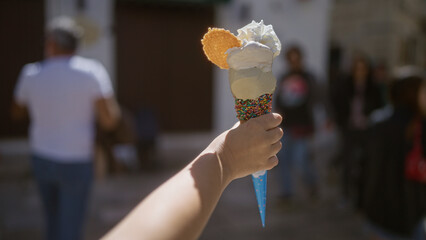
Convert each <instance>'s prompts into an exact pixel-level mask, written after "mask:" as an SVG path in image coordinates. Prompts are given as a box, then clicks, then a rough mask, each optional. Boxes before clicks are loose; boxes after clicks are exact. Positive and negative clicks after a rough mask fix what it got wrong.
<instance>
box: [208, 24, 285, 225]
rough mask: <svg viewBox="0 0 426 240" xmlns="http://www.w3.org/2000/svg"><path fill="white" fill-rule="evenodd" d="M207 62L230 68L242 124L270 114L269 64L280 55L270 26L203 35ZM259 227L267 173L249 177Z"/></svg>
mask: <svg viewBox="0 0 426 240" xmlns="http://www.w3.org/2000/svg"><path fill="white" fill-rule="evenodd" d="M202 44H203V50H204V53H205V54H206V56H207V58H208V59H209V60H210V61H212V62H213V63H214V64H216V65H217V66H218V67H220V68H222V69H228V68H229V84H230V86H231V92H232V94H233V96H234V98H235V111H236V113H237V118H238V119H239V120H240V122H241V123H244V122H246V121H248V120H249V119H251V118H255V117H259V116H261V115H264V114H267V113H270V112H271V110H272V95H273V93H274V90H275V86H276V82H277V81H276V79H275V77H274V76H273V74H272V62H273V60H274V58H275V57H277V56H278V55H279V54H280V51H281V42H280V40H279V39H278V37H277V35H276V34H275V32H274V30H273V28H272V25H264V24H263V20H262V21H260V22H259V23H257V22H255V21H252V22H251V23H249V24H248V25H246V26H244V27H243V28H241V29H238V36H235V35H233V34H232V33H231V32H229V31H226V30H224V29H217V28H213V29H209V31H208V32H207V33H206V34H205V35H204V37H203V40H202ZM252 180H253V184H254V189H255V193H256V199H257V203H258V207H259V213H260V218H261V221H262V226H263V227H265V208H266V182H267V171H260V172H256V173H254V174H252Z"/></svg>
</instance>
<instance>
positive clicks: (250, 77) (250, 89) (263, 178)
mask: <svg viewBox="0 0 426 240" xmlns="http://www.w3.org/2000/svg"><path fill="white" fill-rule="evenodd" d="M229 83H230V85H231V91H232V94H233V95H234V97H235V111H236V113H237V118H238V119H239V120H240V122H241V123H244V122H245V121H247V120H249V119H251V118H255V117H258V116H261V115H264V114H267V113H270V112H271V110H272V95H273V92H274V90H275V85H276V80H275V78H274V76H273V75H272V73H271V72H263V71H261V70H260V69H257V68H253V69H245V70H234V69H230V70H229ZM259 95H260V96H259ZM267 176H268V174H267V171H259V172H256V173H254V174H252V180H253V186H254V190H255V194H256V199H257V206H258V209H259V214H260V219H261V221H262V226H263V227H265V213H266V211H265V210H266V189H267V185H266V183H267Z"/></svg>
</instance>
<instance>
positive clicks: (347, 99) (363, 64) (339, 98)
mask: <svg viewBox="0 0 426 240" xmlns="http://www.w3.org/2000/svg"><path fill="white" fill-rule="evenodd" d="M330 88H331V105H332V108H333V110H334V111H333V112H334V118H335V123H336V125H337V130H338V131H339V133H340V135H341V137H342V146H341V149H340V153H339V154H338V156H337V163H338V165H339V166H340V169H341V187H342V194H343V198H344V202H345V203H346V202H348V203H352V204H353V205H354V207H356V208H358V209H360V208H361V207H362V206H361V199H362V192H363V191H362V188H363V186H364V184H363V180H362V179H363V176H362V174H363V168H364V164H365V157H366V154H365V149H366V147H367V146H366V140H367V127H368V123H369V116H370V114H371V113H372V112H373V111H374V110H376V109H379V108H381V107H382V106H383V102H382V100H381V95H380V90H379V88H378V87H377V85H375V83H374V81H373V79H372V77H371V69H370V64H369V62H368V60H367V58H366V57H363V56H357V57H355V58H354V60H353V62H352V70H351V73H350V75H349V76H348V77H346V78H342V79H341V80H339V81H338V82H336V83H335V84H334V85H332V86H331V87H330Z"/></svg>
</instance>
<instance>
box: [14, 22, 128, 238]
mask: <svg viewBox="0 0 426 240" xmlns="http://www.w3.org/2000/svg"><path fill="white" fill-rule="evenodd" d="M80 36H81V30H80V29H79V27H78V26H77V25H76V24H75V22H74V21H73V20H71V19H69V18H66V17H60V18H57V19H54V20H53V21H52V22H51V23H50V24H49V26H48V29H47V35H46V41H45V57H46V59H45V60H44V61H41V62H36V63H31V64H27V65H25V66H24V67H23V69H22V71H21V74H20V76H19V79H18V83H17V86H16V89H15V94H14V96H15V97H14V100H15V101H14V105H13V107H12V115H13V117H14V118H15V119H20V118H23V117H25V116H26V115H27V114H28V115H29V117H30V120H31V124H30V129H29V136H30V146H31V154H32V156H31V164H32V167H33V170H34V176H35V178H36V181H37V184H38V187H39V190H40V194H41V198H42V203H43V206H44V209H45V214H46V219H47V224H46V226H47V234H46V235H47V236H46V238H47V239H55V240H63V239H70V240H77V239H81V238H82V236H83V225H84V224H83V223H84V218H85V217H84V216H85V212H86V208H87V207H86V206H87V202H88V201H87V200H88V196H89V192H90V186H91V183H92V178H93V164H92V160H93V145H94V134H95V121H96V120H97V121H98V122H99V124H100V125H101V126H102V127H103V128H105V129H112V128H114V127H115V125H116V124H117V122H118V120H119V116H120V110H119V107H118V105H117V103H116V100H115V97H114V92H113V89H112V86H111V81H110V78H109V76H108V73H107V72H106V70H105V68H104V67H103V66H102V64H101V63H99V62H98V61H95V60H92V59H87V58H83V57H79V56H76V55H75V53H76V50H77V47H78V44H79V40H80Z"/></svg>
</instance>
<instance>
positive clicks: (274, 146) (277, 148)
mask: <svg viewBox="0 0 426 240" xmlns="http://www.w3.org/2000/svg"><path fill="white" fill-rule="evenodd" d="M281 148H282V144H281V141H278V142H276V143H274V144H272V145H271V152H272V154H271V155H276V154H277V153H278V152H279V151H280V150H281Z"/></svg>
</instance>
